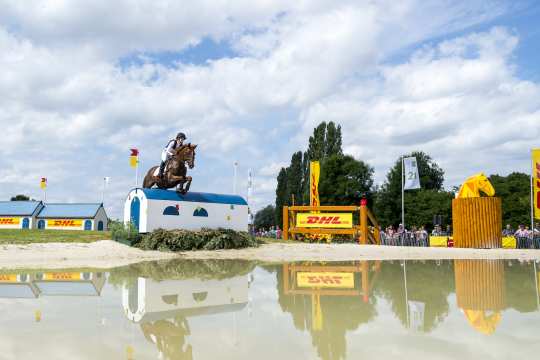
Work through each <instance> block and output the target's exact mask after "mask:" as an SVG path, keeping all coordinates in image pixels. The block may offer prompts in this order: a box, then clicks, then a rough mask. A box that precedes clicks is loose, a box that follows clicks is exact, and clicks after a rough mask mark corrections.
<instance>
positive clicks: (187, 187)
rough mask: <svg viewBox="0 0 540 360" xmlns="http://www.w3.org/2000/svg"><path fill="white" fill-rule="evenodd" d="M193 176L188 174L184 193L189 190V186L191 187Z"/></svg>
mask: <svg viewBox="0 0 540 360" xmlns="http://www.w3.org/2000/svg"><path fill="white" fill-rule="evenodd" d="M192 180H193V178H192V177H191V176H186V189H185V190H184V191H185V192H184V194H185V193H187V192H188V191H189V188H190V187H191V181H192Z"/></svg>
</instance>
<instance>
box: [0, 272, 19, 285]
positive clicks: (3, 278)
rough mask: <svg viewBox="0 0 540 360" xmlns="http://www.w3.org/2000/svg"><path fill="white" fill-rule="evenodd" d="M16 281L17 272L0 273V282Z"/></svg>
mask: <svg viewBox="0 0 540 360" xmlns="http://www.w3.org/2000/svg"><path fill="white" fill-rule="evenodd" d="M17 281H18V278H17V274H0V283H12V282H17Z"/></svg>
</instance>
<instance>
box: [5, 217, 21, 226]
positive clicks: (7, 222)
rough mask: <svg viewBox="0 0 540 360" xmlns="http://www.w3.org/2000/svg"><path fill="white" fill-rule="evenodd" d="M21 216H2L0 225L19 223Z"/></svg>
mask: <svg viewBox="0 0 540 360" xmlns="http://www.w3.org/2000/svg"><path fill="white" fill-rule="evenodd" d="M20 223H21V218H0V225H19V224H20Z"/></svg>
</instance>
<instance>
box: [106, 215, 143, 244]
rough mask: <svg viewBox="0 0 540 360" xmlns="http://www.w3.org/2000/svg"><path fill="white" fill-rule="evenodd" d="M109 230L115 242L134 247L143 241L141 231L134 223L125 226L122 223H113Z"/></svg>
mask: <svg viewBox="0 0 540 360" xmlns="http://www.w3.org/2000/svg"><path fill="white" fill-rule="evenodd" d="M109 229H110V231H111V237H112V239H113V240H114V241H118V242H120V243H123V244H127V245H134V244H136V243H138V242H139V241H140V240H141V235H139V230H138V229H137V228H136V227H135V225H133V224H132V223H127V224H124V223H123V222H120V221H111V222H110V224H109Z"/></svg>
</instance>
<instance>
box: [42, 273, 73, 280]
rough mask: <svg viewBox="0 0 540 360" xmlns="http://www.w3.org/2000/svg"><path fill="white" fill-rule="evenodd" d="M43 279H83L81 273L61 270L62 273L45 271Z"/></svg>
mask: <svg viewBox="0 0 540 360" xmlns="http://www.w3.org/2000/svg"><path fill="white" fill-rule="evenodd" d="M43 280H46V281H77V280H81V273H76V272H67V273H65V272H61V273H45V274H43Z"/></svg>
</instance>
